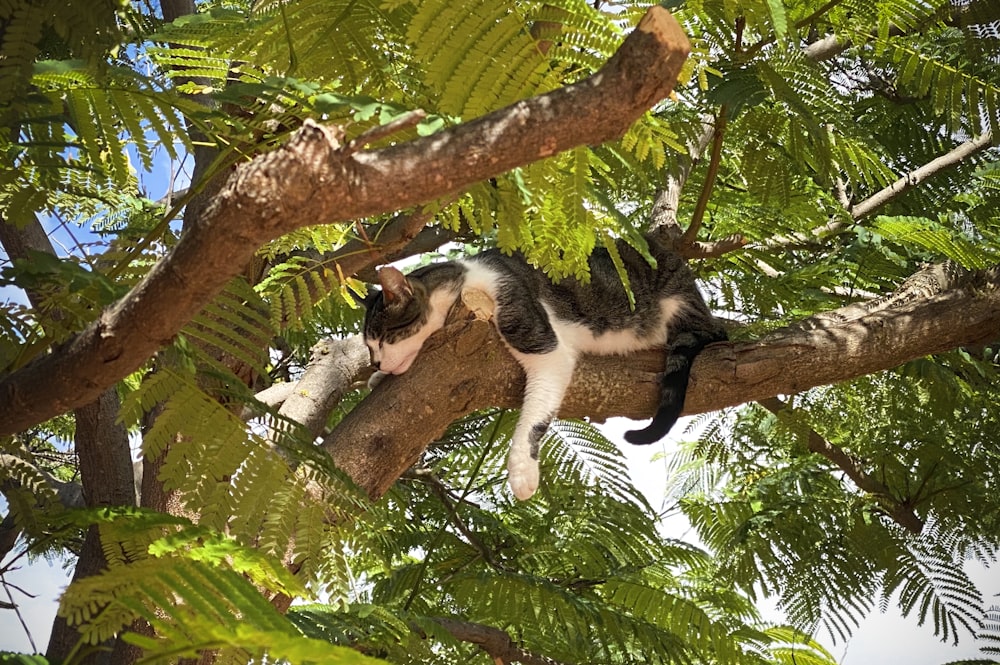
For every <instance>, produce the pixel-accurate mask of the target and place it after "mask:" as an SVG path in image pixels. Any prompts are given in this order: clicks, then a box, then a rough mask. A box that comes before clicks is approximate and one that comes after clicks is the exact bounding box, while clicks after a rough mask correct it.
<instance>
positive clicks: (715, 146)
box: [680, 104, 729, 246]
mask: <svg viewBox="0 0 1000 665" xmlns="http://www.w3.org/2000/svg"><path fill="white" fill-rule="evenodd" d="M728 113H729V109H728V108H727V107H726V105H725V104H723V105H722V108H720V109H719V114H718V115H717V116H716V117H715V129H714V130H713V132H712V153H711V158H710V160H709V162H708V172H707V173H706V174H705V184H704V185H703V186H702V188H701V193H700V194H699V195H698V202H697V203H696V204H695V206H694V212H692V213H691V223H690V224H689V225H688V227H687V230H686V231H684V235H683V236H681V242H680V244H681V245H682V246H683V245H691V244H693V243H694V241H695V239H696V238H697V237H698V231H699V230H700V229H701V222H702V220H703V219H704V218H705V210H706V209H707V208H708V201H709V199H711V198H712V190H713V189H715V180H716V178H717V177H718V175H719V165H720V164H721V163H722V141H723V138H724V137H725V134H726V115H727V114H728Z"/></svg>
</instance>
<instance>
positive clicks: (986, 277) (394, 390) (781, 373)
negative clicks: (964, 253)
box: [323, 267, 1000, 497]
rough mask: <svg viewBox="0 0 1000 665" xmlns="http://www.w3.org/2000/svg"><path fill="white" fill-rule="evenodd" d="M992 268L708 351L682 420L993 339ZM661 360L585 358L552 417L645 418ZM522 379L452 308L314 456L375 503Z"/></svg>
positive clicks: (945, 276) (486, 329)
mask: <svg viewBox="0 0 1000 665" xmlns="http://www.w3.org/2000/svg"><path fill="white" fill-rule="evenodd" d="M998 331H1000V269H997V268H994V269H992V270H988V271H980V272H963V271H955V270H953V269H948V270H944V269H941V267H934V268H931V269H929V270H928V271H926V272H925V273H919V274H918V275H917V276H915V277H914V278H911V280H908V282H907V283H905V284H904V285H903V287H902V288H901V289H900V291H899V292H897V293H896V294H894V295H893V296H891V297H888V298H885V299H883V300H881V301H878V302H875V303H872V304H870V305H868V306H859V305H852V306H849V307H846V308H843V309H842V310H836V311H834V312H827V313H824V314H823V315H820V316H817V317H813V318H811V319H806V320H805V321H803V322H801V323H800V324H798V325H796V326H792V327H789V328H786V329H782V330H779V331H776V332H774V333H772V334H770V335H767V336H766V337H764V338H762V339H759V340H755V341H750V342H728V343H720V344H715V345H712V346H710V347H708V348H707V349H706V350H705V351H704V352H703V353H702V354H701V355H700V356H698V358H697V360H696V361H695V364H694V367H693V370H692V376H691V385H690V388H689V392H688V396H687V403H686V406H685V413H687V414H695V413H703V412H706V411H713V410H717V409H721V408H725V407H728V406H735V405H738V404H742V403H745V402H748V401H753V400H762V399H766V398H769V397H773V396H775V395H780V394H785V395H790V394H794V393H798V392H801V391H803V390H806V389H808V388H812V387H815V386H820V385H826V384H831V383H835V382H838V381H844V380H847V379H851V378H854V377H857V376H862V375H865V374H870V373H872V372H876V371H879V370H883V369H889V368H892V367H896V366H898V365H900V364H902V363H905V362H907V361H909V360H912V359H915V358H919V357H922V356H925V355H928V354H933V353H939V352H943V351H947V350H950V349H954V348H956V347H960V346H963V345H971V344H977V343H982V342H984V341H987V340H990V341H992V340H995V339H996V338H997V336H998ZM663 364H664V355H663V353H662V352H657V351H649V352H643V353H637V354H633V355H630V356H627V357H607V356H604V357H599V356H585V357H584V358H583V359H582V361H581V363H580V364H579V365H578V367H577V369H576V372H575V374H574V378H573V383H572V385H571V387H570V390H569V393H568V394H567V396H566V399H565V401H564V402H563V406H562V409H561V410H560V415H561V416H562V417H589V418H591V419H593V420H595V421H602V420H605V419H606V418H609V417H612V416H625V417H629V418H634V419H644V418H648V417H650V416H651V415H652V413H653V411H654V410H655V408H656V403H657V393H658V381H657V378H658V373H659V372H660V371H661V370H662V367H663ZM522 391H523V374H522V373H521V369H520V367H519V366H518V365H517V363H516V362H515V361H514V359H513V358H512V357H511V355H510V354H509V353H508V352H507V350H506V348H505V347H504V345H503V342H502V341H501V339H500V338H499V335H498V334H497V333H496V330H495V328H494V327H493V325H492V324H491V323H490V322H489V320H488V315H486V314H484V313H483V312H479V313H478V314H474V313H472V312H470V311H469V309H465V308H462V309H459V310H458V311H457V312H456V313H455V314H454V317H453V318H452V320H451V321H450V323H449V324H448V325H447V326H446V327H445V329H444V330H442V331H440V332H439V333H437V334H436V335H434V336H432V337H431V338H430V339H429V340H428V341H427V343H426V344H425V346H424V349H423V350H422V351H421V358H420V360H419V361H418V362H417V363H416V364H415V365H414V366H413V367H412V368H411V369H410V370H409V371H408V372H407V373H406V374H403V375H400V376H395V377H389V378H388V379H386V380H385V381H383V382H382V383H381V384H380V385H379V386H378V388H377V389H376V390H374V391H373V392H372V393H371V395H369V396H368V397H367V398H366V399H365V400H364V401H363V402H362V403H361V404H359V405H358V406H357V407H356V408H355V409H354V411H352V412H351V413H350V414H349V415H348V417H347V418H345V419H344V420H343V421H342V422H341V423H340V425H339V426H338V427H337V428H336V430H334V431H333V432H332V433H331V434H330V435H328V436H327V437H326V438H325V440H324V442H323V447H324V448H325V449H326V450H328V451H329V452H330V454H331V455H332V456H333V458H334V461H335V462H336V464H337V465H338V466H339V467H340V468H342V469H343V470H344V471H345V472H346V473H347V474H348V475H350V476H351V477H352V478H353V479H354V480H355V482H357V483H358V484H359V485H360V486H361V487H362V488H364V489H365V490H366V491H367V492H368V493H369V494H370V495H371V496H373V497H377V496H380V495H381V494H383V493H384V492H385V491H386V490H387V489H388V488H389V486H391V485H392V483H393V482H395V480H396V478H398V477H399V476H400V475H401V474H402V473H403V472H404V471H406V469H408V468H409V467H410V466H411V465H412V464H413V463H414V462H415V461H417V459H418V458H419V456H420V454H421V453H422V452H423V451H424V449H425V448H426V446H427V444H428V443H429V442H431V441H433V440H435V439H436V438H438V437H439V436H440V435H441V434H442V433H443V432H444V430H445V428H446V427H447V426H448V425H449V424H450V423H451V422H453V421H454V420H455V419H457V418H459V417H461V416H463V415H466V414H468V413H469V412H471V411H473V410H476V409H480V408H485V407H488V406H502V407H518V406H520V400H521V395H522Z"/></svg>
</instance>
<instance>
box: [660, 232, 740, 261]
mask: <svg viewBox="0 0 1000 665" xmlns="http://www.w3.org/2000/svg"><path fill="white" fill-rule="evenodd" d="M749 243H750V240H749V239H748V238H747V237H746V236H744V235H743V234H741V233H734V234H733V235H731V236H726V237H725V238H723V239H721V240H714V241H711V242H694V243H691V244H690V245H682V246H680V247H677V253H678V254H680V255H681V256H683V257H684V258H685V259H711V258H715V257H717V256H722V255H723V254H728V253H729V252H733V251H736V250H737V249H741V248H743V247H746V246H747V245H748V244H749Z"/></svg>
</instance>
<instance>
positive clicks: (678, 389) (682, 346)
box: [625, 331, 726, 445]
mask: <svg viewBox="0 0 1000 665" xmlns="http://www.w3.org/2000/svg"><path fill="white" fill-rule="evenodd" d="M725 338H726V335H725V333H724V332H721V333H709V332H707V331H706V332H697V333H696V332H686V333H682V334H680V335H678V336H677V338H676V339H674V340H672V342H673V343H672V344H671V346H670V349H669V355H668V356H667V364H666V367H664V370H663V376H662V378H661V380H660V405H659V406H658V407H657V409H656V414H655V415H654V416H653V422H651V423H649V425H647V426H646V427H645V428H644V429H636V430H630V431H628V432H625V440H626V441H628V442H629V443H633V444H636V445H647V444H650V443H655V442H656V441H659V440H660V439H662V438H663V437H665V436H666V435H667V432H669V431H670V429H671V428H672V427H673V426H674V423H676V422H677V419H678V418H679V417H680V415H681V411H683V410H684V396H685V395H686V394H687V387H688V379H689V378H690V376H691V363H693V362H694V359H695V357H696V356H697V355H698V354H699V353H701V350H702V349H704V348H705V347H706V346H708V345H709V344H711V343H713V342H718V341H721V340H723V339H725Z"/></svg>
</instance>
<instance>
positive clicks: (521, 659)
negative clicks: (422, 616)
mask: <svg viewBox="0 0 1000 665" xmlns="http://www.w3.org/2000/svg"><path fill="white" fill-rule="evenodd" d="M431 621H433V622H434V623H436V624H438V625H439V626H441V627H442V628H444V629H445V630H446V631H448V632H449V633H450V634H451V636H452V637H454V638H455V639H456V640H459V641H461V642H469V643H471V644H475V645H477V646H478V647H479V648H481V649H482V650H483V651H485V652H486V653H487V655H489V657H490V658H492V659H493V660H494V662H502V663H521V665H561V661H558V660H555V659H553V658H549V657H547V656H541V655H539V654H536V653H532V652H530V651H526V650H524V649H522V648H521V647H519V646H518V645H517V643H516V642H514V640H513V638H511V636H510V635H508V634H507V633H505V632H504V631H502V630H500V629H499V628H494V627H492V626H484V625H483V624H479V623H472V622H470V621H459V620H458V619H447V618H444V617H438V618H434V619H431Z"/></svg>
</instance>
